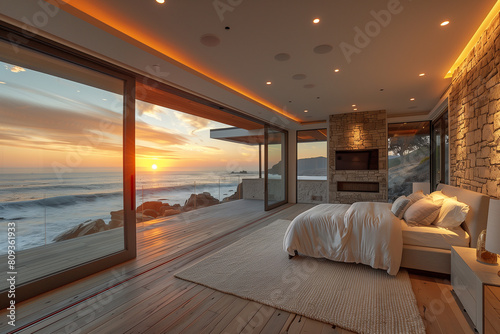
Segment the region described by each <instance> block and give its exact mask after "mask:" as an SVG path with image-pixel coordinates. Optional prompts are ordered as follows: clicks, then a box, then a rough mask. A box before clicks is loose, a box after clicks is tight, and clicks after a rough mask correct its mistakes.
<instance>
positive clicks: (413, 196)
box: [408, 190, 427, 203]
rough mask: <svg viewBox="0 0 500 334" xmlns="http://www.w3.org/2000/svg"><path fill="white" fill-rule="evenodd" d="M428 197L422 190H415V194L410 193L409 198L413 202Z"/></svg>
mask: <svg viewBox="0 0 500 334" xmlns="http://www.w3.org/2000/svg"><path fill="white" fill-rule="evenodd" d="M425 197H427V195H425V194H424V192H423V191H422V190H418V191H415V192H414V193H413V194H411V195H408V198H409V199H410V201H411V202H412V203H416V202H417V201H418V200H421V199H422V198H425Z"/></svg>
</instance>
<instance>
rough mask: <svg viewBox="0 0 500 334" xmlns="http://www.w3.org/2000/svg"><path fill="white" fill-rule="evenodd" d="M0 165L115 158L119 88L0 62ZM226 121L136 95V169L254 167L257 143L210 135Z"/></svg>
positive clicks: (103, 163) (75, 164) (113, 162)
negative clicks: (254, 144) (87, 82)
mask: <svg viewBox="0 0 500 334" xmlns="http://www.w3.org/2000/svg"><path fill="white" fill-rule="evenodd" d="M0 100H1V101H2V103H1V104H0V120H1V122H0V167H2V168H51V167H54V166H58V167H59V168H71V169H76V168H93V167H95V168H106V167H120V166H121V165H122V110H121V108H122V107H121V106H122V97H121V96H120V95H119V94H115V93H113V92H110V91H107V90H104V89H99V88H95V87H91V86H87V85H84V84H80V83H77V82H75V81H71V80H66V79H63V78H58V77H55V76H51V75H47V74H45V73H42V72H38V71H34V70H30V69H28V68H22V67H18V66H13V65H10V64H7V63H4V62H0ZM224 127H228V126H227V125H225V124H221V123H217V122H214V121H211V120H207V119H203V118H200V117H196V116H192V115H189V114H185V113H181V112H178V111H175V110H171V109H167V108H163V107H159V106H155V105H151V104H147V103H145V102H141V101H138V102H137V104H136V165H137V169H149V168H151V167H152V166H153V165H156V166H157V170H176V171H178V170H218V171H224V170H227V171H228V172H230V171H233V170H237V171H239V170H253V171H256V170H258V147H257V146H249V145H242V144H234V143H228V142H224V141H220V140H214V139H210V129H215V128H224Z"/></svg>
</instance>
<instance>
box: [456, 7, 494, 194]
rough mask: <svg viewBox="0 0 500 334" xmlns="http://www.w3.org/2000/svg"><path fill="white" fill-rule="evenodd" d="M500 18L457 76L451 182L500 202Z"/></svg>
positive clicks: (457, 71)
mask: <svg viewBox="0 0 500 334" xmlns="http://www.w3.org/2000/svg"><path fill="white" fill-rule="evenodd" d="M499 22H500V17H499V15H497V16H496V18H495V19H494V20H493V21H492V23H491V24H490V26H489V27H488V29H487V30H486V31H485V32H484V33H483V35H482V36H481V38H480V39H479V40H478V42H477V43H476V45H475V47H474V49H473V50H472V51H471V52H470V53H469V55H468V56H467V58H466V59H465V60H464V62H463V63H462V64H461V65H460V66H459V67H458V68H457V70H456V71H455V73H453V78H452V85H451V89H450V94H449V96H448V112H449V127H450V183H451V184H452V185H455V186H459V187H462V188H466V189H470V190H473V191H477V192H481V193H484V194H487V195H489V196H492V197H497V198H498V197H500V175H499V171H500V74H499V70H500V29H499Z"/></svg>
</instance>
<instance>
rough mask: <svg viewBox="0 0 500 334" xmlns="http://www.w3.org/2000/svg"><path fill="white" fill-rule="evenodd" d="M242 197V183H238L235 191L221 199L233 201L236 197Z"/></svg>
mask: <svg viewBox="0 0 500 334" xmlns="http://www.w3.org/2000/svg"><path fill="white" fill-rule="evenodd" d="M242 198H243V183H240V184H238V189H237V190H236V192H235V193H234V194H232V195H231V196H229V197H225V198H224V199H223V200H222V203H225V202H229V201H235V200H237V199H242Z"/></svg>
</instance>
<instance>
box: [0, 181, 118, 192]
mask: <svg viewBox="0 0 500 334" xmlns="http://www.w3.org/2000/svg"><path fill="white" fill-rule="evenodd" d="M121 186H122V183H118V182H115V183H96V184H50V183H44V184H36V185H0V192H2V191H4V192H5V191H7V192H12V191H16V190H19V191H22V192H26V191H31V190H34V191H37V192H43V191H44V190H47V191H48V192H53V191H54V190H68V189H75V190H95V189H104V188H108V189H109V188H115V189H118V188H120V187H121Z"/></svg>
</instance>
